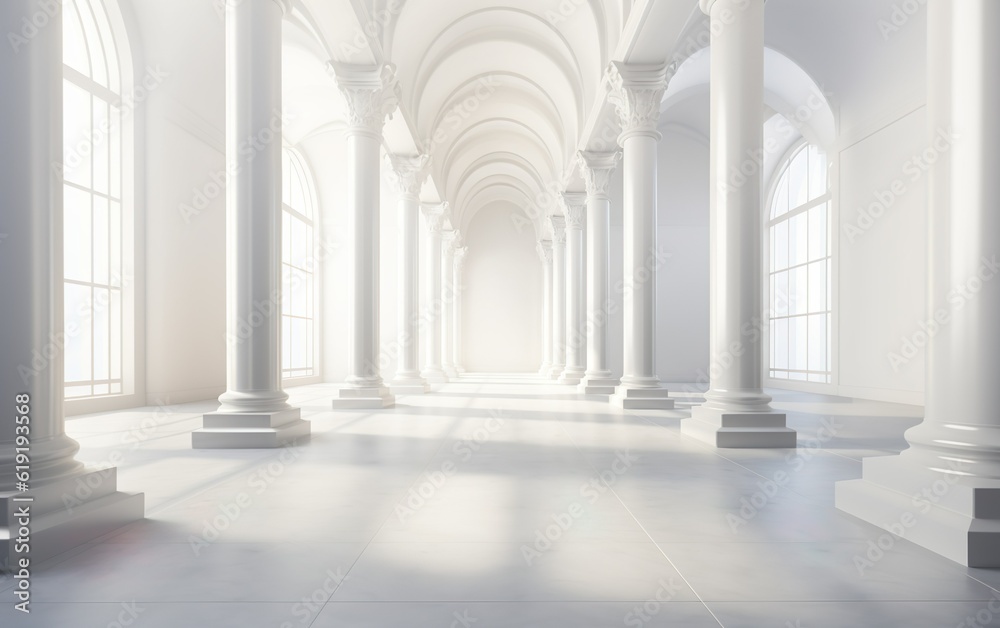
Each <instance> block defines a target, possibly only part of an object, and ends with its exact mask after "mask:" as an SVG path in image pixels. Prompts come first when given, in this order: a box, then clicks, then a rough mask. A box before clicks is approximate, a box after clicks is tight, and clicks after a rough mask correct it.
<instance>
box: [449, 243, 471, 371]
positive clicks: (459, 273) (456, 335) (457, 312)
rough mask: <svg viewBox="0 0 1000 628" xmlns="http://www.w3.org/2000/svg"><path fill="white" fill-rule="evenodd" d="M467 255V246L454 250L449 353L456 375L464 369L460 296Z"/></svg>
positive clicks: (463, 290) (463, 284) (463, 292)
mask: <svg viewBox="0 0 1000 628" xmlns="http://www.w3.org/2000/svg"><path fill="white" fill-rule="evenodd" d="M468 253H469V247H467V246H463V247H461V248H458V249H455V298H454V299H452V314H451V327H452V330H453V333H452V340H451V353H452V356H453V357H452V364H454V365H455V373H456V374H457V375H461V374H462V373H464V372H465V367H464V366H463V365H462V296H463V295H464V294H465V274H464V273H465V256H466V255H467V254H468Z"/></svg>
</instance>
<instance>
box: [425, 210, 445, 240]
mask: <svg viewBox="0 0 1000 628" xmlns="http://www.w3.org/2000/svg"><path fill="white" fill-rule="evenodd" d="M421 209H422V210H423V212H424V221H425V222H426V223H427V230H428V231H430V232H431V234H433V235H437V236H439V235H441V233H442V231H443V230H444V223H445V222H447V220H448V203H438V204H436V205H424V206H423V207H422V208H421Z"/></svg>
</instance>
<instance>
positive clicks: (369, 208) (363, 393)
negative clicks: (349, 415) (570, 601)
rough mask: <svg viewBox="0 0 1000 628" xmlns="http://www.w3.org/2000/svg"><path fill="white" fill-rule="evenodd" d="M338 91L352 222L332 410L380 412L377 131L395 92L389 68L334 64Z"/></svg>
mask: <svg viewBox="0 0 1000 628" xmlns="http://www.w3.org/2000/svg"><path fill="white" fill-rule="evenodd" d="M333 69H334V72H335V74H336V79H337V86H338V87H339V88H340V90H341V92H342V93H343V94H344V97H345V100H346V101H347V108H348V117H349V120H348V126H347V132H346V135H347V150H348V159H347V170H348V177H347V181H348V189H347V204H348V206H349V207H350V211H351V214H352V219H353V237H352V239H351V240H352V244H353V247H354V251H353V265H352V268H351V274H350V278H351V300H352V303H351V320H350V323H349V325H348V334H349V337H348V339H347V341H348V353H349V356H350V369H351V370H350V375H349V377H348V378H347V382H346V384H345V386H344V387H343V388H342V389H341V390H340V391H339V393H338V397H337V398H336V399H334V400H333V404H332V405H333V408H334V409H346V410H357V409H380V408H389V407H392V406H393V405H395V403H396V398H395V397H394V396H393V395H392V394H391V393H390V392H389V388H388V387H387V386H386V385H385V383H384V382H383V380H382V375H381V366H380V363H381V360H380V357H381V355H380V351H381V343H380V333H379V263H380V256H379V242H380V237H379V208H380V207H381V204H380V198H379V197H380V188H381V186H380V185H379V174H380V168H379V157H380V153H381V147H382V128H383V127H384V125H385V121H386V118H387V117H388V116H391V115H392V112H393V111H395V110H396V106H397V103H398V99H399V95H398V90H399V86H398V83H397V82H396V77H395V76H394V75H393V73H392V70H391V68H390V67H389V66H382V67H367V66H351V65H340V64H334V67H333Z"/></svg>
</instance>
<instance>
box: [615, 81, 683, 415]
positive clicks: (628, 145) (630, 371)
mask: <svg viewBox="0 0 1000 628" xmlns="http://www.w3.org/2000/svg"><path fill="white" fill-rule="evenodd" d="M666 73H667V69H666V66H646V65H626V64H622V63H617V62H614V63H612V64H611V67H610V68H609V70H608V77H607V83H608V87H609V88H610V92H609V94H608V100H609V101H610V102H611V103H612V104H613V105H614V106H615V108H616V110H617V112H618V117H619V118H620V119H621V123H622V135H621V137H620V138H619V140H618V141H619V143H620V144H621V145H622V147H623V150H624V154H625V158H624V164H625V165H624V168H625V169H624V175H625V178H624V184H625V185H624V187H625V189H624V195H623V206H624V207H623V217H624V236H625V237H624V245H625V246H624V249H625V263H624V268H625V270H624V274H625V307H624V310H625V338H624V346H623V348H624V375H623V376H622V380H621V384H619V385H618V388H617V389H615V393H614V394H613V395H612V396H611V397H610V399H609V401H610V402H611V404H613V405H615V406H617V407H620V408H624V409H629V410H670V409H672V408H673V407H674V400H673V399H670V398H669V393H668V391H667V389H666V388H664V387H663V385H662V384H661V383H660V380H659V379H658V377H657V375H656V276H657V274H658V273H657V270H658V268H659V266H660V265H661V261H660V255H659V251H658V250H657V245H656V239H657V238H656V236H657V234H656V211H657V209H656V205H657V191H656V190H657V168H656V161H657V143H658V142H659V140H660V133H659V131H657V130H656V127H657V123H658V121H659V117H660V102H661V101H662V99H663V93H664V91H665V90H666V87H667V77H666Z"/></svg>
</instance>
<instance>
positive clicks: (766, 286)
mask: <svg viewBox="0 0 1000 628" xmlns="http://www.w3.org/2000/svg"><path fill="white" fill-rule="evenodd" d="M809 146H813V147H815V148H816V149H817V150H819V151H821V152H823V153H824V154H825V155H826V159H827V191H826V193H825V194H823V195H821V196H820V197H817V198H815V199H811V200H809V201H807V202H806V203H804V204H802V205H800V206H798V207H796V208H794V209H793V210H791V211H787V212H786V213H784V214H782V215H781V216H780V217H778V218H772V217H771V211H772V208H773V204H774V201H775V196H776V195H777V193H778V191H779V190H778V187H779V184H780V183H781V180H782V177H783V176H784V175H785V174H786V172H787V171H788V169H789V167H790V166H791V164H792V161H793V160H794V159H795V157H797V156H798V154H799V152H800V151H802V150H808V149H809ZM762 200H763V202H762V206H761V207H762V211H761V216H760V218H761V222H762V227H763V228H762V232H763V233H762V241H763V247H762V251H761V261H762V266H761V267H762V268H763V269H764V273H763V275H764V276H763V281H762V284H763V285H762V288H763V298H764V307H765V312H766V314H767V316H766V321H765V324H764V325H763V341H764V345H763V351H761V362H762V369H763V370H762V373H763V383H764V386H765V387H768V388H778V389H788V390H799V391H805V392H818V393H825V394H833V393H835V392H836V390H837V389H838V386H839V376H838V363H839V351H838V339H839V336H838V316H837V303H838V299H839V294H838V292H839V291H838V282H837V276H838V268H837V264H838V260H839V256H838V255H837V251H838V247H839V231H838V229H837V228H836V225H837V224H838V203H837V164H836V158H835V153H834V152H833V151H832V150H829V149H827V148H825V147H823V146H821V145H820V144H818V143H816V142H811V141H809V140H808V139H807V138H805V137H802V136H799V137H798V139H796V140H795V141H794V142H792V144H791V145H790V146H789V148H788V149H787V150H786V151H785V152H784V154H783V155H782V156H781V158H780V159H779V160H778V161H777V165H776V166H775V168H774V171H773V172H772V173H771V176H770V180H769V182H768V185H767V187H766V193H765V194H763V195H762ZM824 203H826V204H827V234H828V236H827V237H828V251H827V253H828V257H827V259H829V270H828V272H827V278H826V280H827V284H828V300H829V302H828V303H827V312H828V316H829V322H828V330H829V332H828V338H827V352H828V364H829V372H828V376H829V381H828V382H825V383H824V382H815V381H808V380H806V381H803V380H794V379H780V378H775V377H772V376H771V370H772V365H771V348H772V347H771V324H770V323H771V320H772V316H771V311H770V310H771V302H772V301H771V299H772V294H771V281H770V279H771V275H772V270H771V230H772V227H773V226H774V225H777V224H779V223H780V222H789V221H790V220H791V218H793V217H794V216H795V215H797V214H799V213H807V212H808V211H809V210H811V209H812V208H814V207H817V206H820V205H822V204H824ZM814 261H815V260H814ZM808 264H809V262H807V263H806V267H808ZM789 268H791V267H789ZM786 270H787V269H786ZM783 318H784V317H783ZM807 333H808V331H807ZM807 356H808V353H807ZM782 370H792V369H782ZM807 372H808V371H807Z"/></svg>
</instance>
